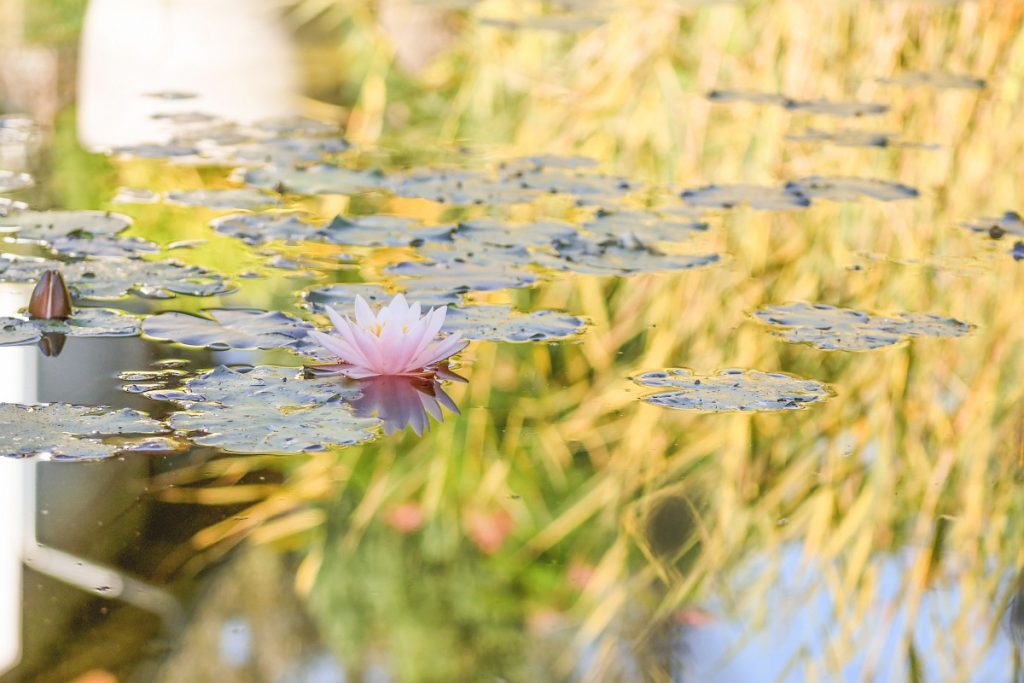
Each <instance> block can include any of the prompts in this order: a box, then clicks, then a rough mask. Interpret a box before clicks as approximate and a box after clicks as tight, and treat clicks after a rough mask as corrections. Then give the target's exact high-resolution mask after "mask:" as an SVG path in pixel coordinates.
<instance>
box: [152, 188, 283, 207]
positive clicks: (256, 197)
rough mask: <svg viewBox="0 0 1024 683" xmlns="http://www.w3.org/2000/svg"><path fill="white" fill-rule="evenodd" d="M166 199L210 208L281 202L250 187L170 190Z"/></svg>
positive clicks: (172, 202)
mask: <svg viewBox="0 0 1024 683" xmlns="http://www.w3.org/2000/svg"><path fill="white" fill-rule="evenodd" d="M164 201H166V202H169V203H171V204H182V205H184V206H204V207H207V208H210V209H253V210H255V209H264V208H267V207H270V206H278V205H279V204H281V200H280V199H278V198H277V197H274V196H273V195H269V194H266V193H263V192H260V191H259V190H253V189H249V188H224V189H212V190H178V191H176V192H168V193H167V195H166V196H165V197H164Z"/></svg>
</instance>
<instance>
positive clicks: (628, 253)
mask: <svg viewBox="0 0 1024 683" xmlns="http://www.w3.org/2000/svg"><path fill="white" fill-rule="evenodd" d="M555 252H556V253H555V255H551V254H544V253H538V254H535V255H534V256H535V259H536V262H537V263H538V264H540V265H542V266H544V267H546V268H551V269H554V270H562V271H569V272H574V273H588V274H592V275H628V274H630V273H653V272H658V271H666V270H689V269H691V268H699V267H701V266H707V265H710V264H712V263H716V262H717V261H718V260H719V257H718V255H717V254H696V255H688V254H666V253H663V252H661V251H658V250H657V249H655V248H653V247H651V246H649V245H646V244H643V243H642V242H640V241H639V240H637V239H636V237H635V236H634V237H628V236H626V237H623V238H620V239H619V240H611V241H609V240H605V241H601V242H597V241H595V240H592V239H589V238H586V237H582V236H581V237H578V238H576V239H574V240H571V241H568V242H563V243H559V244H557V245H555Z"/></svg>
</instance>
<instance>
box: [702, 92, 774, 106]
mask: <svg viewBox="0 0 1024 683" xmlns="http://www.w3.org/2000/svg"><path fill="white" fill-rule="evenodd" d="M707 98H708V99H709V100H711V101H712V102H722V103H723V104H727V103H731V102H746V103H748V104H770V105H775V106H777V107H784V106H786V103H788V102H789V98H788V97H786V96H785V95H782V94H780V93H770V92H759V91H756V90H712V91H711V92H709V93H708V94H707Z"/></svg>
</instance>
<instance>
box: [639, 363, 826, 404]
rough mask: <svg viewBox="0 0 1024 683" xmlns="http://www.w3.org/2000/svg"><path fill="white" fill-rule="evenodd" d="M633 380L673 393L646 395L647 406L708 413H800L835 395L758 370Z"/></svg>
mask: <svg viewBox="0 0 1024 683" xmlns="http://www.w3.org/2000/svg"><path fill="white" fill-rule="evenodd" d="M633 381H635V382H636V383H637V384H640V385H642V386H646V387H658V388H661V387H666V388H669V389H672V390H673V391H666V392H659V393H656V394H648V395H647V396H644V397H643V400H644V401H646V402H648V403H651V404H653V405H657V406H663V407H665V408H674V409H677V410H696V411H700V412H708V413H718V412H727V411H742V412H761V411H778V410H800V409H801V408H806V407H807V406H808V405H809V404H811V403H817V402H819V401H824V400H825V399H827V398H830V397H832V396H833V395H834V394H833V392H832V390H831V389H830V388H829V387H828V385H826V384H822V383H821V382H816V381H814V380H810V379H805V378H803V377H798V376H796V375H790V374H787V373H783V372H761V371H759V370H738V369H729V370H722V371H721V372H719V373H717V374H715V375H695V374H693V372H692V371H691V370H687V369H685V368H669V369H668V370H657V371H654V372H646V373H644V374H642V375H639V376H638V377H635V378H634V380H633Z"/></svg>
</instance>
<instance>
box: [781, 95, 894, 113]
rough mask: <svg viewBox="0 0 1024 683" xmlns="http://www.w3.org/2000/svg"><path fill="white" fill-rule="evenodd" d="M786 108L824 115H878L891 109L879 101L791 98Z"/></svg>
mask: <svg viewBox="0 0 1024 683" xmlns="http://www.w3.org/2000/svg"><path fill="white" fill-rule="evenodd" d="M786 109H792V110H795V111H803V112H807V113H809V114H821V115H823V116H839V117H852V116H877V115H878V114H884V113H885V112H887V111H889V107H888V105H885V104H879V103H878V102H838V101H834V100H825V99H820V100H790V101H788V102H786Z"/></svg>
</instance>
